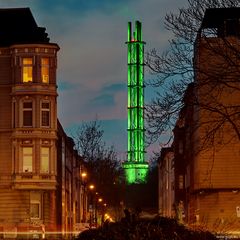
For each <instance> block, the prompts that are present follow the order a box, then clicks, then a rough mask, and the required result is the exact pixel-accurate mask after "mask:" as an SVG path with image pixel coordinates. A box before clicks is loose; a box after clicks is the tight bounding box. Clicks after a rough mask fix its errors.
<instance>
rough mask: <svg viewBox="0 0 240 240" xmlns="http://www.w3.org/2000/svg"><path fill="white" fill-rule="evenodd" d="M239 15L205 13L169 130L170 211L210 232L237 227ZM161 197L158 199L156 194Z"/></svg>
mask: <svg viewBox="0 0 240 240" xmlns="http://www.w3.org/2000/svg"><path fill="white" fill-rule="evenodd" d="M239 19H240V9H239V8H229V9H226V8H225V9H207V10H206V12H205V16H204V18H203V22H202V26H201V28H200V30H199V33H198V36H197V39H196V43H195V52H194V71H195V79H194V82H193V83H191V84H190V85H189V86H188V88H187V90H186V93H185V96H184V99H183V101H184V102H183V103H184V107H183V108H182V109H181V111H180V114H179V119H178V121H177V123H176V126H175V129H174V142H173V148H174V173H175V188H174V199H175V205H178V204H180V206H181V207H182V208H183V215H182V217H183V218H182V220H183V221H184V222H186V223H190V224H200V225H204V226H206V227H208V228H209V229H211V230H214V231H220V230H223V231H232V232H235V233H237V232H238V230H239V226H240V212H239V211H240V207H239V205H240V192H239V191H240V185H239V183H240V175H239V171H240V154H239V149H240V141H239V139H240V138H239V130H238V129H239V113H238V112H239V111H238V109H239V107H240V100H239V99H240V91H239V80H238V79H239V73H240V71H239V70H240V68H239V66H240V58H239V51H240V30H239V29H240V25H239ZM160 195H161V194H160Z"/></svg>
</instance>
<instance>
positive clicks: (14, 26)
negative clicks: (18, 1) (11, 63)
mask: <svg viewBox="0 0 240 240" xmlns="http://www.w3.org/2000/svg"><path fill="white" fill-rule="evenodd" d="M45 30H46V29H45V28H43V27H38V26H37V23H36V22H35V20H34V18H33V15H32V13H31V10H30V8H4V9H0V46H1V47H3V46H10V45H12V44H31V43H49V38H48V34H47V33H46V32H45Z"/></svg>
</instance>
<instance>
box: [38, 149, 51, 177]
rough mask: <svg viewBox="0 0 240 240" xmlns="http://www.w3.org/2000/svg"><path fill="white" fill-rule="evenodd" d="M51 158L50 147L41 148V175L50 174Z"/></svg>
mask: <svg viewBox="0 0 240 240" xmlns="http://www.w3.org/2000/svg"><path fill="white" fill-rule="evenodd" d="M49 158H50V149H49V148H48V147H41V166H40V172H41V173H49Z"/></svg>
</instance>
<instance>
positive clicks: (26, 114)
mask: <svg viewBox="0 0 240 240" xmlns="http://www.w3.org/2000/svg"><path fill="white" fill-rule="evenodd" d="M23 126H24V127H32V102H23Z"/></svg>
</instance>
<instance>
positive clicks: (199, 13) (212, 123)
mask: <svg viewBox="0 0 240 240" xmlns="http://www.w3.org/2000/svg"><path fill="white" fill-rule="evenodd" d="M239 6H240V2H239V1H238V0H188V6H187V7H186V8H181V9H179V11H178V13H169V14H167V15H166V17H165V26H166V28H167V29H168V30H170V31H172V33H173V35H174V37H173V39H172V40H171V41H170V48H169V50H168V51H166V52H164V53H162V54H159V53H158V52H157V51H156V50H155V49H153V50H152V51H150V52H149V53H148V54H147V59H146V65H147V66H148V67H149V69H150V71H151V72H152V74H153V75H154V76H155V78H154V80H152V81H151V82H150V84H151V85H153V86H155V87H156V89H157V97H156V98H155V99H153V100H152V102H151V103H150V104H149V105H148V106H147V110H146V117H147V120H148V121H147V122H148V135H149V138H150V141H156V140H158V139H159V138H160V136H161V135H162V134H163V133H164V132H165V131H171V130H172V129H173V128H174V126H175V124H176V121H177V119H178V118H179V114H180V111H181V109H183V108H184V104H185V103H186V102H185V101H184V98H185V97H186V95H185V91H186V89H187V87H188V86H189V84H190V83H191V84H192V91H191V97H190V98H191V100H190V101H188V105H192V107H194V111H195V113H196V112H198V113H197V114H202V115H205V116H207V117H204V118H202V119H201V121H195V126H194V127H195V128H196V129H197V128H199V127H200V126H201V128H202V129H204V134H202V136H204V137H203V138H204V139H201V142H202V143H204V144H205V145H208V146H209V144H210V143H213V142H214V141H215V140H216V139H218V140H219V138H220V136H221V134H224V131H223V129H225V130H226V129H228V132H231V133H232V134H231V135H230V136H229V135H228V138H227V139H225V141H231V138H237V139H238V140H240V130H239V129H240V121H239V117H238V116H239V110H240V101H235V100H232V101H223V98H225V99H227V98H231V97H232V98H233V99H236V98H237V96H238V97H239V96H240V91H239V90H240V85H239V77H240V76H239V75H240V74H239V72H240V71H239V70H240V65H239V64H240V41H239V37H235V38H234V37H231V36H230V37H229V36H228V37H226V36H225V35H221V34H219V32H216V31H217V29H214V28H210V29H209V28H207V27H206V26H204V23H203V22H202V21H203V17H204V13H205V11H206V9H208V8H232V7H239ZM211 36H218V39H219V38H221V41H218V42H216V41H215V42H214V38H212V37H211ZM233 38H234V39H233ZM200 41H201V42H200ZM198 44H199V45H200V44H201V48H203V47H204V49H201V51H202V52H205V54H206V56H205V58H204V56H202V57H201V58H199V59H196V58H194V56H195V54H194V52H195V51H196V49H198V48H197V46H198ZM199 51H200V50H199ZM195 53H196V52H195ZM209 56H210V60H209ZM213 59H214V61H213ZM233 96H234V97H233ZM204 144H203V145H204Z"/></svg>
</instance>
